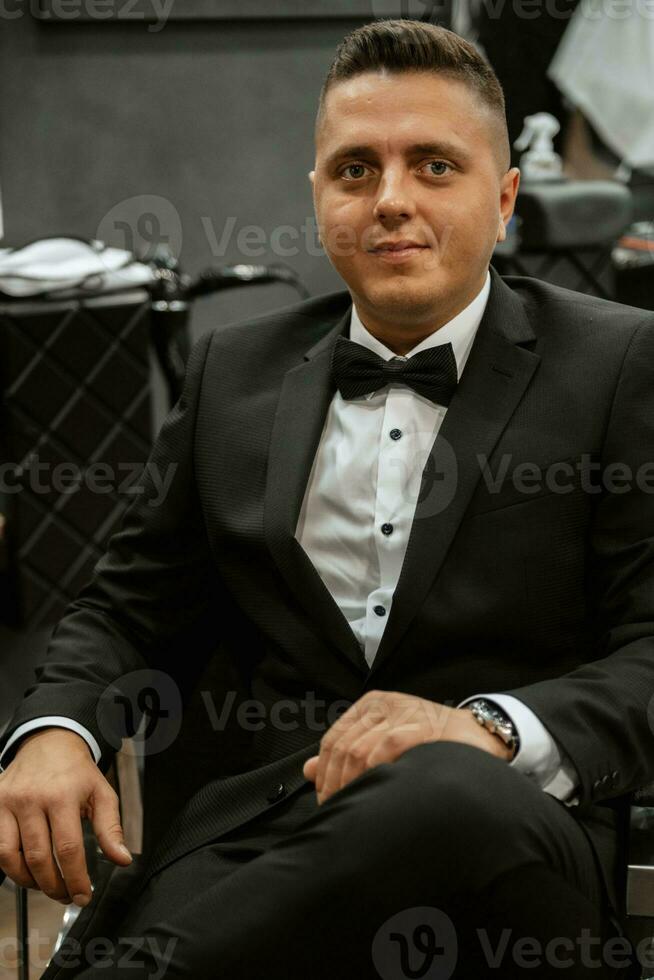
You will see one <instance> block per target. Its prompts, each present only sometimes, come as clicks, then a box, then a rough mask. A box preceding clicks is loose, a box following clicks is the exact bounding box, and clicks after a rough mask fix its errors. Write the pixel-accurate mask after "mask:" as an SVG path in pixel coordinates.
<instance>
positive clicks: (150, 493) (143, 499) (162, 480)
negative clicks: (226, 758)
mask: <svg viewBox="0 0 654 980" xmlns="http://www.w3.org/2000/svg"><path fill="white" fill-rule="evenodd" d="M211 337H212V333H211V331H209V332H208V333H206V334H204V335H203V336H202V337H201V338H200V340H198V341H197V342H196V344H195V345H194V347H193V350H192V352H191V355H190V358H189V362H188V365H187V371H186V378H185V383H184V387H183V391H182V394H181V396H180V398H179V400H178V402H177V404H176V405H175V406H174V408H173V409H172V411H171V412H170V414H169V415H168V417H167V418H166V420H165V422H164V424H163V426H162V428H161V430H160V433H159V435H158V437H157V438H156V440H155V443H154V446H153V449H152V452H151V454H150V456H149V458H148V461H147V463H146V466H145V468H144V474H143V478H142V480H141V482H140V486H139V487H138V488H137V489H138V491H139V492H138V493H137V494H136V495H135V499H134V500H133V501H132V502H131V503H130V505H129V507H128V508H127V510H126V512H125V515H124V517H123V520H122V523H121V526H120V529H119V530H118V531H117V532H116V533H115V534H114V535H113V536H112V537H111V539H110V541H109V544H108V547H107V550H106V552H105V554H104V555H103V557H102V558H100V560H99V561H98V563H97V564H96V566H95V569H94V571H93V575H92V578H91V580H90V581H89V582H88V584H87V585H85V586H84V588H82V590H81V591H80V593H79V594H78V596H77V598H76V599H75V600H74V601H73V602H72V603H70V604H69V606H68V607H67V609H66V611H65V613H64V615H63V617H62V618H61V620H60V621H59V622H58V624H57V625H56V627H55V630H54V632H53V635H52V638H51V640H50V644H49V647H48V650H47V653H46V656H45V659H44V661H43V663H42V664H41V665H39V666H38V667H37V669H36V683H35V684H33V685H32V686H31V687H30V688H29V689H28V690H27V691H26V693H25V695H24V697H23V700H22V702H21V703H20V704H19V706H18V708H17V710H16V711H15V713H14V715H13V717H12V718H11V720H10V722H9V724H8V726H7V727H6V728H5V730H4V732H3V734H2V737H1V738H0V752H2V750H3V748H4V747H5V745H6V743H7V741H8V740H9V739H10V738H11V735H12V733H13V732H14V731H16V729H17V728H18V726H20V725H22V724H23V723H24V722H26V721H31V720H32V719H36V718H39V717H44V716H52V715H62V716H66V717H68V718H71V719H73V720H74V721H75V722H77V723H78V724H79V725H80V726H83V727H84V728H85V729H87V730H88V731H89V732H90V733H91V734H92V736H93V738H94V739H95V741H96V742H97V744H98V746H99V747H100V750H101V753H102V758H101V761H100V766H101V768H102V769H103V770H106V768H107V767H108V765H109V763H110V761H111V757H112V756H113V753H114V752H115V751H116V750H117V749H118V748H120V745H121V739H122V737H124V736H126V735H129V734H133V731H132V729H133V730H136V728H137V727H138V722H139V721H140V719H141V716H142V714H143V710H147V707H148V700H147V697H146V698H143V697H141V696H140V692H138V691H135V689H134V677H136V678H137V681H138V685H139V686H140V687H143V688H145V689H146V690H147V689H148V684H147V682H146V681H145V680H142V678H146V677H147V676H148V672H152V671H155V670H156V671H158V672H163V673H161V674H160V675H159V676H165V677H166V679H167V681H169V683H168V687H170V686H173V687H174V688H179V687H180V686H181V685H183V683H184V678H186V677H187V676H188V675H189V674H192V672H193V669H194V667H196V666H197V668H198V670H199V669H201V665H202V663H203V662H206V657H207V656H208V655H209V653H210V650H211V647H212V646H213V647H215V645H216V642H217V641H216V636H215V632H216V622H217V616H218V604H219V601H220V587H219V582H218V574H217V571H216V568H215V565H214V563H213V562H212V560H211V555H210V547H209V542H208V538H207V534H206V530H205V523H204V519H203V515H202V508H201V505H200V500H199V495H198V491H197V488H196V483H195V478H194V466H193V458H194V432H195V419H196V413H197V407H198V401H199V396H200V390H201V385H202V378H203V373H204V367H205V362H206V358H207V352H208V349H209V346H210V344H211ZM203 658H204V659H203ZM138 671H141V672H145V673H142V674H135V673H134V672H138ZM107 692H112V696H111V697H110V698H109V699H108V698H107ZM150 693H152V692H151V691H150ZM103 695H104V697H103ZM125 698H127V699H129V700H131V702H132V708H130V710H129V713H128V715H127V714H126V712H125V711H123V712H122V714H121V711H120V710H117V711H115V710H112V709H110V710H104V707H102V708H101V705H102V706H106V704H107V703H108V702H109V703H110V704H111V703H115V704H118V705H119V707H120V701H121V699H122V700H123V701H124V699H125ZM139 709H143V710H139ZM127 717H129V723H128V721H127ZM126 726H127V729H128V730H126Z"/></svg>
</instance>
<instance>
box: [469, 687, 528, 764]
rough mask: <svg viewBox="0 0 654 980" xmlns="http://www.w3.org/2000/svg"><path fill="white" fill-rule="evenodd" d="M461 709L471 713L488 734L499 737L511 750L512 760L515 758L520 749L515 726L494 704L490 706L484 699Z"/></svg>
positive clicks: (479, 699)
mask: <svg viewBox="0 0 654 980" xmlns="http://www.w3.org/2000/svg"><path fill="white" fill-rule="evenodd" d="M463 707H464V708H469V709H470V710H471V711H472V714H473V715H474V718H475V721H477V722H479V724H480V725H482V726H483V727H484V728H487V729H488V731H489V732H493V734H494V735H499V737H500V738H501V739H502V741H503V742H504V744H505V745H508V747H509V748H510V749H512V750H513V756H512V758H514V757H515V755H516V753H517V751H518V749H519V748H520V737H519V735H518V732H517V731H516V727H515V725H514V724H513V722H512V721H511V719H510V718H509V716H508V715H507V714H506V713H505V712H504V711H502V709H501V708H499V707H498V706H497V705H496V704H491V702H490V701H487V700H486V699H485V698H477V699H476V700H475V701H469V702H468V704H465V705H463Z"/></svg>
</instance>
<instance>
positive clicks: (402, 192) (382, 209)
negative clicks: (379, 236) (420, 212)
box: [374, 169, 415, 221]
mask: <svg viewBox="0 0 654 980" xmlns="http://www.w3.org/2000/svg"><path fill="white" fill-rule="evenodd" d="M414 210H415V204H414V202H413V199H412V196H411V193H410V190H409V183H408V175H407V174H406V173H404V172H403V171H400V170H397V169H394V170H389V171H387V172H386V173H385V174H384V176H383V177H382V178H381V181H380V184H379V191H378V194H377V200H376V202H375V208H374V216H375V218H377V219H378V220H381V221H383V220H384V219H386V220H388V219H394V218H395V219H396V218H408V217H410V216H411V215H412V214H413V213H414Z"/></svg>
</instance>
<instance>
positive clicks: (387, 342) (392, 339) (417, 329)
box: [354, 273, 486, 356]
mask: <svg viewBox="0 0 654 980" xmlns="http://www.w3.org/2000/svg"><path fill="white" fill-rule="evenodd" d="M485 281H486V273H484V276H483V278H482V281H481V283H480V284H478V285H476V286H475V287H473V288H472V289H470V290H469V291H468V293H466V295H465V296H464V297H458V298H457V299H456V300H454V301H453V302H452V303H451V304H450V305H449V307H448V308H441V309H439V310H438V311H436V312H435V313H434V315H433V316H430V317H428V318H427V319H425V320H424V321H422V322H420V323H416V324H411V323H408V322H404V323H398V322H397V319H394V320H385V319H383V318H381V317H380V316H379V312H378V310H375V309H373V308H369V307H368V305H367V304H366V303H365V302H361V301H360V300H359V299H355V300H354V305H355V306H356V311H357V315H358V317H359V319H360V320H361V323H362V324H363V325H364V327H365V328H366V330H367V331H368V332H369V333H371V334H372V336H373V337H376V338H377V340H379V341H380V342H381V343H382V344H384V346H386V347H388V349H389V350H392V351H393V353H394V354H398V355H400V356H402V355H404V354H407V353H408V352H409V351H411V350H413V348H414V347H417V346H418V344H420V343H422V341H423V340H425V338H426V337H430V336H431V335H432V334H433V333H436V331H437V330H440V329H441V327H444V326H445V325H446V324H447V323H450V321H452V320H453V319H454V317H455V316H458V314H459V313H461V312H462V311H463V310H465V309H466V307H467V306H469V305H470V304H471V303H472V301H473V300H474V299H475V297H476V296H478V295H479V293H480V292H481V290H482V288H483V286H484V283H485Z"/></svg>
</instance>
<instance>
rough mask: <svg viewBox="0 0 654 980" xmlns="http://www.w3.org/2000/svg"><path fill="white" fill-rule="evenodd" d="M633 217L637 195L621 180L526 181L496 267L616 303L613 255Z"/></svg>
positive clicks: (495, 259)
mask: <svg viewBox="0 0 654 980" xmlns="http://www.w3.org/2000/svg"><path fill="white" fill-rule="evenodd" d="M631 215H632V199H631V193H630V191H629V190H628V188H627V187H625V186H624V185H623V184H621V183H619V182H618V181H609V180H586V181H580V180H551V181H531V182H525V183H524V185H523V186H522V187H521V188H520V190H519V192H518V197H517V199H516V207H515V215H514V219H513V221H512V223H511V227H510V229H509V235H508V236H507V239H506V241H505V242H501V243H500V244H499V245H497V246H496V248H495V252H494V253H493V265H494V266H495V268H496V269H497V271H498V272H500V273H501V274H502V275H522V276H535V277H536V278H537V279H544V280H546V281H547V282H551V283H554V284H556V285H559V286H565V287H566V288H567V289H575V290H578V291H579V292H584V293H591V294H593V295H595V296H601V297H602V298H603V299H611V300H614V299H616V288H615V270H614V266H613V260H612V253H613V248H614V245H615V242H616V240H617V239H618V238H619V237H620V236H621V235H622V234H623V232H624V231H625V229H626V228H627V227H628V225H629V224H630V222H631Z"/></svg>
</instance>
